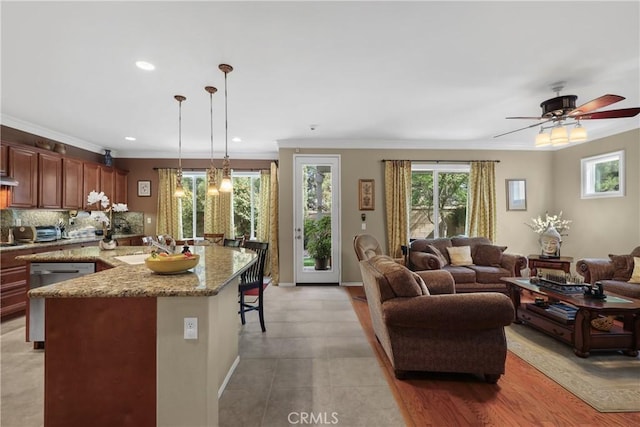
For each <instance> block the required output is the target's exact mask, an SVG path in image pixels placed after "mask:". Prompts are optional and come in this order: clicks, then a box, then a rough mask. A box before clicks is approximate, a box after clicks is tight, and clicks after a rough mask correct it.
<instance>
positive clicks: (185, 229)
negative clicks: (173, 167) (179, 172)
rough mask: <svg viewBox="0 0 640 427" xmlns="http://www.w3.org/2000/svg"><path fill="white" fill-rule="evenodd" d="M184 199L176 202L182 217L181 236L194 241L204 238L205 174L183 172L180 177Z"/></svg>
mask: <svg viewBox="0 0 640 427" xmlns="http://www.w3.org/2000/svg"><path fill="white" fill-rule="evenodd" d="M182 186H183V188H184V197H181V198H180V199H179V200H178V207H179V209H180V216H181V217H182V236H183V238H184V239H195V238H198V237H200V238H201V237H203V236H204V199H205V193H206V191H207V175H206V173H205V172H185V173H184V175H183V177H182Z"/></svg>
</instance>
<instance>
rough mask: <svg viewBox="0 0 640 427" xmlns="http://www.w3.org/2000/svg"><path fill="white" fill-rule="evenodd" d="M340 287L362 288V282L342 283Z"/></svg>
mask: <svg viewBox="0 0 640 427" xmlns="http://www.w3.org/2000/svg"><path fill="white" fill-rule="evenodd" d="M340 286H362V282H342V283H340Z"/></svg>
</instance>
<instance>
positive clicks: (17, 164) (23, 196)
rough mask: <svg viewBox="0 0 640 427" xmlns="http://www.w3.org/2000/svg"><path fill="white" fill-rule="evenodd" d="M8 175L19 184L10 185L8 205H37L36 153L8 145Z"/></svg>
mask: <svg viewBox="0 0 640 427" xmlns="http://www.w3.org/2000/svg"><path fill="white" fill-rule="evenodd" d="M8 154H9V160H8V165H9V175H10V176H12V177H13V178H15V179H16V180H17V181H18V182H19V183H20V185H18V186H17V187H11V192H10V197H9V199H10V200H9V207H12V208H35V207H37V205H38V153H36V152H35V151H33V150H31V149H29V148H22V147H17V146H9V147H8Z"/></svg>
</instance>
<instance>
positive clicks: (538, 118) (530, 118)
mask: <svg viewBox="0 0 640 427" xmlns="http://www.w3.org/2000/svg"><path fill="white" fill-rule="evenodd" d="M505 119H521V120H543V119H544V117H505Z"/></svg>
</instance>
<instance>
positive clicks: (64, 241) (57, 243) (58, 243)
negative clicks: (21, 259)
mask: <svg viewBox="0 0 640 427" xmlns="http://www.w3.org/2000/svg"><path fill="white" fill-rule="evenodd" d="M139 236H144V235H143V234H139V233H137V234H114V235H113V238H114V239H126V238H128V237H139ZM102 237H103V236H91V237H77V238H73V239H67V238H65V239H60V240H53V241H51V242H37V243H18V244H16V245H15V246H2V247H0V252H10V251H18V250H21V249H32V248H38V249H40V248H47V247H52V246H62V245H75V244H78V243H87V242H97V241H99V240H101V239H102Z"/></svg>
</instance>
